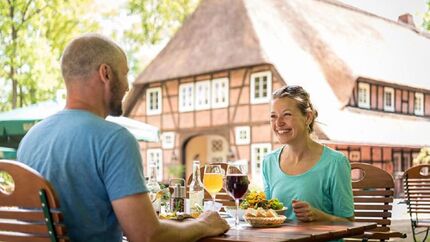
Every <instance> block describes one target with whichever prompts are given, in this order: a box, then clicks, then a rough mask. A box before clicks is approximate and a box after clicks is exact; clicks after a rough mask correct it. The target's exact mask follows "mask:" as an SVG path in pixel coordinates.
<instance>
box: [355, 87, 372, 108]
mask: <svg viewBox="0 0 430 242" xmlns="http://www.w3.org/2000/svg"><path fill="white" fill-rule="evenodd" d="M358 107H360V108H367V109H369V108H370V85H369V84H368V83H362V82H360V83H358Z"/></svg>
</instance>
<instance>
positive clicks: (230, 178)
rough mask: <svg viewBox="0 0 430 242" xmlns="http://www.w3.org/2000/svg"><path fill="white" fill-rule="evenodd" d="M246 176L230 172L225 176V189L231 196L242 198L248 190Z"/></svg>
mask: <svg viewBox="0 0 430 242" xmlns="http://www.w3.org/2000/svg"><path fill="white" fill-rule="evenodd" d="M248 184H249V181H248V176H247V175H236V174H231V175H227V176H226V185H225V186H226V190H227V192H228V193H229V194H230V196H232V197H233V198H242V197H243V195H244V194H245V193H246V191H247V190H248Z"/></svg>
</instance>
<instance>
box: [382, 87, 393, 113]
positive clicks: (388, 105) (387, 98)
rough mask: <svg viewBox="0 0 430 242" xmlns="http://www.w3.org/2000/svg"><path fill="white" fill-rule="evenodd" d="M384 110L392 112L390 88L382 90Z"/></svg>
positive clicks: (391, 89)
mask: <svg viewBox="0 0 430 242" xmlns="http://www.w3.org/2000/svg"><path fill="white" fill-rule="evenodd" d="M384 110H385V111H388V112H394V89H393V88H391V87H385V88H384Z"/></svg>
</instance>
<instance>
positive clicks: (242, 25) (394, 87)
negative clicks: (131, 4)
mask: <svg viewBox="0 0 430 242" xmlns="http://www.w3.org/2000/svg"><path fill="white" fill-rule="evenodd" d="M429 59H430V38H429V37H428V35H427V34H426V33H422V32H420V31H419V30H418V29H416V28H415V27H414V26H412V25H410V24H408V23H403V22H396V21H392V20H388V19H385V18H382V17H379V16H376V15H373V14H370V13H367V12H364V11H362V10H359V9H357V8H354V7H351V6H348V5H345V4H342V3H340V2H337V1H332V0H318V1H310V0H306V1H296V0H267V1H260V0H235V1H231V0H203V1H202V2H201V4H200V5H199V6H198V8H197V9H196V11H195V12H194V13H193V14H192V15H191V16H190V17H189V18H188V19H187V21H186V22H185V24H184V25H183V27H182V28H181V29H179V31H178V32H177V33H176V34H175V36H174V37H173V38H172V39H171V40H170V42H169V43H168V44H167V46H166V47H165V48H164V49H163V50H162V51H161V52H160V53H159V54H158V56H157V57H156V58H155V59H154V60H153V61H152V62H151V63H150V64H149V65H148V66H147V68H146V69H145V70H144V71H143V73H141V74H140V75H139V76H138V78H137V79H136V81H135V82H134V85H133V88H132V90H131V93H130V94H129V95H128V99H127V102H126V115H127V116H130V117H133V118H135V119H138V120H141V121H144V122H146V123H149V124H152V125H155V126H157V127H159V128H160V130H161V132H162V142H161V143H160V144H151V143H144V144H142V145H141V149H142V154H143V157H144V160H145V161H155V162H157V163H158V167H159V176H160V179H167V178H168V177H167V176H168V172H167V169H169V167H175V166H176V165H178V164H183V165H184V167H185V173H186V175H189V174H190V172H191V162H192V160H193V159H199V160H201V161H202V162H203V163H205V162H214V161H225V160H233V159H234V160H246V161H247V162H248V165H249V174H250V176H252V179H258V178H259V176H260V174H259V173H260V170H261V161H262V159H263V156H264V155H265V154H266V153H267V152H269V151H270V150H273V149H275V148H277V147H279V145H280V144H279V143H278V142H277V140H276V137H274V134H273V133H272V132H271V128H270V124H269V112H270V110H269V109H270V107H269V106H270V105H269V102H270V94H271V92H272V91H273V90H275V89H277V88H279V87H281V86H282V85H285V84H289V85H293V84H294V85H301V86H303V87H304V88H305V89H306V90H307V91H308V92H309V93H310V94H311V99H312V100H313V102H314V105H315V106H316V108H317V110H318V112H319V116H318V119H317V123H316V130H315V135H316V137H317V138H318V139H319V140H320V141H321V142H323V143H325V144H327V145H328V146H330V147H333V148H335V149H337V150H340V151H342V152H344V153H345V154H346V155H347V156H348V157H349V159H350V160H351V161H360V162H366V163H372V164H374V165H376V166H379V167H382V168H384V169H385V170H387V171H389V172H390V173H392V174H393V176H394V177H395V178H399V175H401V172H402V171H404V170H405V169H407V168H408V167H409V166H410V165H411V162H412V159H413V156H414V155H415V154H416V153H417V152H418V151H419V148H421V147H422V146H428V145H430V138H429V136H430V76H429V75H428V73H429V72H428V68H427V67H426V61H428V60H429ZM397 188H398V189H400V188H401V185H400V180H399V179H397Z"/></svg>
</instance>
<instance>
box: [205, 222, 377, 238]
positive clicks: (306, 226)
mask: <svg viewBox="0 0 430 242" xmlns="http://www.w3.org/2000/svg"><path fill="white" fill-rule="evenodd" d="M242 225H243V226H242V227H243V228H244V229H242V230H235V229H230V230H229V231H228V232H227V233H226V234H224V235H221V236H217V237H210V238H204V239H202V240H200V241H202V242H218V241H263V242H274V241H327V240H336V239H341V238H346V237H351V236H354V235H360V234H363V233H364V232H365V231H368V230H371V229H374V228H376V223H359V222H310V223H300V222H291V221H289V222H286V223H284V224H282V226H280V227H275V228H252V227H251V226H249V225H247V224H242Z"/></svg>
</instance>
